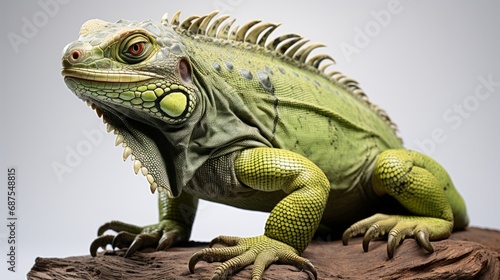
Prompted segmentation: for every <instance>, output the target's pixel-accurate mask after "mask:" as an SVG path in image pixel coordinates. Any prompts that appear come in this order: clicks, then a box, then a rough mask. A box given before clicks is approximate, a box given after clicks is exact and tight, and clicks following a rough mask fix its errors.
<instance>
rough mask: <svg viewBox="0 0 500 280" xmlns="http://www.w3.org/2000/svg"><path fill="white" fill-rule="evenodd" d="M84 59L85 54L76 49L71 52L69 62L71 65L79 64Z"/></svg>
mask: <svg viewBox="0 0 500 280" xmlns="http://www.w3.org/2000/svg"><path fill="white" fill-rule="evenodd" d="M82 58H83V52H82V50H80V49H74V50H72V51H71V52H70V54H69V56H68V60H69V61H70V62H71V63H77V62H79V61H80V60H81V59H82Z"/></svg>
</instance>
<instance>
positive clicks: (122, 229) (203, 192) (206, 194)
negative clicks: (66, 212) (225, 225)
mask: <svg viewBox="0 0 500 280" xmlns="http://www.w3.org/2000/svg"><path fill="white" fill-rule="evenodd" d="M179 14H180V13H179V12H177V13H176V14H175V15H174V16H173V17H172V18H170V19H169V18H168V16H166V15H165V16H164V17H163V18H162V20H161V21H160V22H154V21H144V22H136V21H128V20H119V21H117V22H116V23H109V22H105V21H102V20H98V19H93V20H89V21H87V22H86V23H84V24H83V26H82V27H81V29H80V37H79V38H78V40H77V41H74V42H72V43H70V44H68V45H67V46H66V47H65V49H64V51H63V55H62V75H63V76H64V81H65V83H66V85H67V86H68V88H69V89H70V90H71V91H72V92H74V94H76V96H77V97H79V98H80V99H82V100H84V101H86V102H87V104H88V105H89V106H91V107H92V109H94V110H95V111H96V112H97V114H98V115H99V117H102V119H103V120H104V122H105V123H107V124H108V130H109V131H114V133H115V134H116V145H119V144H122V146H123V147H124V151H123V159H124V160H126V159H127V158H129V157H131V158H132V161H133V168H134V171H135V173H138V172H139V171H141V172H142V174H143V175H144V176H145V177H146V179H147V181H148V183H149V186H150V189H151V191H152V192H153V193H154V192H155V190H157V189H158V190H159V192H158V193H159V222H158V223H157V224H153V225H148V226H135V225H131V224H127V223H123V222H118V221H111V222H109V223H106V224H104V225H103V226H102V227H100V228H99V230H98V237H97V239H95V240H94V241H93V242H92V244H91V246H90V252H91V254H92V255H93V256H95V255H96V253H97V250H98V248H99V247H103V248H105V247H106V246H107V245H112V246H113V247H122V248H123V247H128V249H127V251H126V254H125V257H128V256H130V255H131V254H133V253H134V252H136V251H137V250H139V249H141V248H145V247H151V246H152V247H156V248H157V249H158V250H164V249H167V248H169V247H171V246H174V245H176V244H179V243H182V242H185V241H188V240H189V238H190V233H191V227H192V225H193V220H194V214H195V212H196V207H197V203H198V199H205V200H209V201H214V202H218V203H223V204H227V205H231V206H235V207H238V208H243V209H250V210H258V211H267V212H270V214H269V217H268V219H267V222H266V224H265V229H264V233H263V235H261V236H256V237H247V238H240V237H231V236H219V237H217V238H215V239H214V240H213V241H212V242H211V244H210V248H205V249H203V250H201V251H199V252H197V253H195V254H194V255H193V256H192V258H191V260H190V261H189V269H190V271H191V272H192V273H194V269H195V265H196V264H197V263H198V262H199V261H206V262H222V264H221V265H220V266H218V268H217V269H216V270H215V272H214V274H213V279H223V278H227V277H229V275H232V274H234V273H236V272H237V271H238V270H240V269H242V268H244V267H246V266H248V265H250V264H253V265H254V267H253V272H252V279H260V278H262V275H263V274H264V270H265V269H266V268H267V267H268V266H269V265H271V264H272V263H281V264H291V265H294V266H296V267H298V268H300V269H302V270H304V271H306V272H307V273H308V274H309V276H310V277H312V278H314V279H316V278H317V272H316V270H315V268H314V266H313V265H312V263H311V262H310V261H309V260H307V259H305V258H303V257H301V256H300V255H301V253H302V252H303V251H304V250H305V249H306V247H307V245H308V243H309V242H310V241H311V239H312V238H313V236H314V234H315V233H318V234H319V233H321V234H325V233H328V232H334V231H335V230H336V229H339V228H341V229H346V228H347V229H346V230H345V232H344V233H343V235H342V241H343V244H344V245H347V243H348V240H349V239H350V238H351V237H353V236H356V235H360V234H364V238H363V248H364V250H365V251H367V250H368V245H369V242H370V240H373V239H375V238H379V237H383V236H387V242H388V243H387V253H388V256H389V258H392V257H393V255H394V252H395V248H396V247H397V245H398V244H399V243H400V241H402V240H403V239H405V238H408V237H412V238H415V239H416V241H417V242H418V243H419V244H420V245H421V246H422V247H423V248H424V249H425V250H426V251H428V252H432V251H433V247H432V245H431V243H430V241H432V240H438V239H443V238H447V237H448V236H449V235H450V234H451V232H452V230H453V229H462V228H464V227H466V226H467V224H468V217H467V214H466V209H465V204H464V201H463V199H462V198H461V196H460V195H459V194H458V192H457V191H456V190H455V187H454V185H453V183H452V181H451V179H450V177H449V175H448V174H447V173H446V171H445V170H444V169H443V167H441V166H440V165H439V164H438V163H436V162H435V161H434V160H433V159H431V158H430V157H428V156H426V155H423V154H421V153H419V152H416V151H411V150H407V149H405V148H403V145H402V141H401V140H400V138H399V136H398V134H397V128H396V125H395V124H394V123H393V122H392V121H391V119H390V118H389V117H388V115H387V114H386V113H385V112H384V111H383V110H382V109H380V108H379V107H377V106H376V105H374V104H372V103H371V102H370V101H369V100H368V99H367V97H366V95H365V94H364V92H363V91H362V90H361V88H360V87H359V85H358V83H357V82H356V81H355V80H352V79H350V78H347V77H346V76H344V75H343V74H341V73H340V72H338V71H337V70H329V69H331V67H332V65H333V64H334V60H333V59H332V58H331V57H330V56H328V55H325V54H314V52H313V51H314V50H316V49H317V48H318V47H321V46H323V45H322V44H318V43H309V41H308V40H306V39H303V38H302V37H301V36H299V35H296V34H285V35H281V36H277V37H275V38H274V39H270V35H271V33H273V32H274V30H275V29H276V28H277V27H278V26H279V24H274V23H265V22H261V21H259V20H254V21H250V22H248V23H246V24H243V25H241V26H233V25H234V21H235V20H234V19H232V18H230V17H229V16H227V15H221V16H218V12H212V13H210V14H207V15H204V16H190V17H188V18H187V19H185V20H183V21H180V20H179V17H180V16H179ZM382 213H383V214H382ZM214 218H215V217H214ZM356 221H358V222H356ZM351 224H352V225H351ZM349 225H351V226H349ZM107 230H113V231H116V232H118V233H117V234H116V235H108V234H104V233H105V232H106V231H107ZM214 244H222V245H225V247H212V245H214Z"/></svg>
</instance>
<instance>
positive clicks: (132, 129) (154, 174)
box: [62, 69, 180, 197]
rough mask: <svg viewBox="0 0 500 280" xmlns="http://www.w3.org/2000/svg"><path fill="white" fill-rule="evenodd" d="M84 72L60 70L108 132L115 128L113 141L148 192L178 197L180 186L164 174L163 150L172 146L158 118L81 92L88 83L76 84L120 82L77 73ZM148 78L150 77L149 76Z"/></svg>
mask: <svg viewBox="0 0 500 280" xmlns="http://www.w3.org/2000/svg"><path fill="white" fill-rule="evenodd" d="M94 72H98V71H94ZM85 73H86V72H84V71H74V69H63V71H62V74H63V76H65V79H64V80H65V82H66V84H67V85H68V87H69V88H70V89H72V91H73V92H74V93H75V94H76V95H77V96H78V97H79V98H80V99H82V100H83V101H85V102H86V103H87V105H89V107H91V108H92V109H93V110H94V111H96V113H97V115H98V117H100V118H102V120H103V122H104V123H106V124H107V130H108V132H111V131H113V132H114V134H115V135H116V140H115V145H116V146H118V145H120V144H121V145H122V147H123V160H124V161H125V160H127V159H128V158H129V157H130V158H131V160H132V162H133V168H134V172H135V173H136V174H138V173H139V171H141V173H142V174H143V175H144V177H146V179H147V181H148V183H149V185H150V190H151V192H152V193H154V192H155V191H156V189H158V190H159V191H160V192H161V191H167V195H168V196H169V197H177V196H178V195H179V194H180V189H179V188H178V187H177V186H176V183H175V182H173V183H172V182H171V181H170V180H172V179H173V180H175V174H167V171H168V170H169V169H167V168H166V166H167V165H168V164H169V163H168V161H169V156H168V151H165V150H166V149H168V148H167V147H171V144H170V143H169V142H168V140H167V139H166V137H165V136H164V134H163V132H162V131H160V129H158V128H157V127H160V126H158V125H156V124H154V122H158V121H159V120H155V119H154V118H151V116H150V115H148V114H147V113H145V112H140V111H139V112H138V111H136V110H133V109H131V108H127V107H123V106H120V105H118V104H113V103H112V102H110V101H109V100H108V99H105V98H103V96H102V95H97V96H92V95H89V94H84V93H82V92H80V91H79V90H82V89H83V90H88V87H87V88H82V87H74V85H75V84H79V83H82V84H85V83H92V84H93V86H94V88H106V87H113V85H114V86H115V87H119V86H120V83H116V82H115V83H110V82H105V83H104V82H102V81H100V80H99V79H98V78H95V77H96V76H93V77H92V78H93V80H86V79H81V78H79V77H77V76H80V77H87V78H88V77H90V76H89V74H85ZM115 76H117V75H115ZM129 76H130V75H129ZM101 77H102V76H101ZM122 80H123V78H122ZM129 80H130V79H129ZM147 80H151V77H148V79H147ZM147 80H143V81H147ZM130 83H133V82H130ZM124 85H126V83H123V85H122V87H123V86H124ZM87 86H88V85H87Z"/></svg>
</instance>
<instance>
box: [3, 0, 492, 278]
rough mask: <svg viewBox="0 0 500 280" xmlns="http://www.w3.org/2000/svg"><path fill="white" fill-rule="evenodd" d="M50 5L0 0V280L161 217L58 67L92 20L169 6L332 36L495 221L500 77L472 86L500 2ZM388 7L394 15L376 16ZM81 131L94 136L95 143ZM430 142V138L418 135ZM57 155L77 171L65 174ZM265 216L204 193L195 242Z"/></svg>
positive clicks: (345, 63) (476, 216)
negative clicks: (121, 224) (13, 257)
mask: <svg viewBox="0 0 500 280" xmlns="http://www.w3.org/2000/svg"><path fill="white" fill-rule="evenodd" d="M55 1H56V0H39V1H2V2H1V4H0V5H1V10H0V13H1V17H0V18H1V19H0V20H1V24H0V29H1V32H0V35H1V36H2V40H1V45H0V55H1V57H2V64H1V71H2V75H1V87H2V88H3V90H2V93H1V106H2V109H1V111H0V114H1V118H0V133H1V137H0V186H1V188H0V198H1V199H0V219H1V221H2V222H1V223H0V275H5V276H7V278H5V277H4V276H2V279H24V278H25V274H26V273H27V271H28V270H29V269H30V268H31V266H32V265H33V263H34V259H35V258H36V257H37V256H43V257H65V256H71V255H85V254H88V247H89V244H90V242H91V241H92V240H93V238H94V237H95V236H96V231H97V228H98V227H99V226H100V225H101V224H102V223H104V222H107V221H109V220H112V219H118V220H123V221H127V222H131V223H135V224H138V225H144V224H150V223H154V222H155V221H156V220H157V213H156V196H154V195H151V193H150V192H149V188H148V184H147V183H146V180H145V178H143V176H142V175H138V176H136V175H134V173H133V172H132V163H131V162H130V161H127V162H126V163H123V162H122V161H121V154H122V148H121V147H118V148H117V147H114V145H113V143H114V135H112V134H106V133H104V132H102V131H103V125H102V123H101V121H100V120H99V119H98V118H97V117H96V116H95V113H94V112H93V111H92V110H90V109H89V108H88V107H87V106H86V105H85V104H84V103H82V102H81V101H80V100H79V99H77V98H76V97H75V96H73V94H72V93H71V92H70V91H69V90H68V89H67V88H66V86H65V84H64V82H63V79H62V77H61V75H60V68H61V64H60V57H61V52H62V49H63V47H64V46H65V45H66V44H68V43H69V42H71V41H74V40H76V39H77V37H78V31H79V28H80V26H81V24H82V23H83V22H85V21H86V20H88V19H91V18H101V19H104V20H107V21H116V20H118V19H120V18H125V19H132V20H146V19H153V20H159V19H160V18H161V16H162V15H163V13H164V12H169V14H170V15H172V14H173V13H174V12H175V11H177V10H182V11H183V16H182V18H186V17H187V16H188V15H190V14H198V15H200V14H205V13H208V12H210V11H212V10H215V9H218V10H221V11H222V12H224V13H230V14H231V15H233V16H234V17H236V18H238V22H239V23H245V22H246V21H248V20H252V19H255V18H259V19H263V20H265V21H270V22H281V23H283V25H282V26H281V27H280V28H279V29H278V30H277V31H276V34H282V33H298V34H301V35H303V36H304V37H306V38H310V39H311V40H312V41H320V42H323V43H326V44H327V45H328V46H329V47H327V48H324V49H323V51H324V52H326V53H329V54H331V55H332V56H333V57H334V58H335V59H336V61H337V63H338V66H336V67H335V68H336V69H339V70H341V71H343V72H344V73H345V74H347V75H348V76H350V77H353V78H355V79H356V80H358V81H359V82H360V83H361V86H362V87H363V89H364V90H365V91H366V92H367V94H368V96H369V97H370V98H371V99H372V100H373V101H374V102H375V103H376V104H379V105H380V106H381V107H383V108H384V109H386V110H387V111H388V113H389V115H390V116H391V117H392V118H393V120H395V121H396V122H397V124H398V125H399V127H400V134H401V136H402V137H403V138H404V139H405V143H406V146H407V147H408V148H411V149H417V150H420V151H426V152H428V153H429V154H431V155H432V156H433V157H434V158H435V159H436V160H437V161H438V162H440V163H441V164H442V165H444V166H445V167H446V168H447V170H448V171H449V173H450V174H451V176H452V178H453V180H454V182H455V185H456V187H457V188H458V189H459V191H460V193H461V194H462V195H463V197H464V198H465V200H466V203H467V206H468V211H469V215H470V218H471V224H472V225H474V226H480V227H487V228H495V229H500V219H499V218H498V213H499V212H500V204H499V202H498V198H499V195H498V193H499V192H498V179H496V175H498V174H499V173H498V172H499V170H500V168H499V167H500V164H499V163H498V159H499V158H500V148H499V147H498V143H499V142H500V141H499V128H500V126H499V124H498V120H499V117H500V113H499V111H498V109H499V105H500V86H498V85H496V86H493V87H491V88H490V92H489V95H488V96H486V97H483V98H482V99H481V100H480V99H478V98H477V97H475V95H474V93H475V89H476V87H477V86H479V85H481V83H480V81H479V77H484V78H485V79H488V77H489V76H491V79H492V80H493V81H499V82H500V56H499V52H498V50H499V49H500V40H499V38H500V36H499V35H500V34H499V33H500V32H499V29H498V27H499V26H500V18H499V17H498V11H499V10H500V5H499V2H496V1H439V3H436V1H410V0H401V1H396V2H394V1H389V0H383V1H314V0H309V1H301V2H291V1H248V0H215V1H203V2H201V1H165V0H161V1H119V0H114V1H97V0H87V1H68V0H65V1H63V0H59V1H60V2H55ZM43 3H46V4H45V5H44V4H43ZM390 3H392V4H390ZM47 5H48V6H49V9H47V8H44V7H47ZM388 5H389V6H391V5H393V6H391V7H392V8H390V9H389V8H388ZM381 11H386V12H381ZM387 13H389V14H390V18H388V17H382V15H387ZM29 25H32V26H31V27H32V28H31V29H30V28H28V27H27V26H29ZM361 33H363V34H364V35H362V34H361ZM363 37H364V41H363V40H362V39H363ZM12 38H17V40H21V41H22V42H21V41H12V40H13V39H12ZM19 38H21V39H19ZM16 42H17V43H16ZM346 49H349V50H351V51H355V53H348V52H346ZM483 90H484V89H483ZM483 93H488V91H483ZM458 106H463V108H464V109H463V110H464V112H462V115H461V114H459V112H458V111H456V110H458V109H457V108H459V107H458ZM444 115H445V116H448V118H446V117H444ZM450 118H452V119H450ZM85 133H87V134H88V133H94V135H97V136H96V137H97V138H95V139H94V141H93V143H92V142H91V141H90V140H89V139H88V138H87V136H85ZM433 134H439V137H438V139H435V140H433V143H434V144H433V146H430V144H429V141H430V140H424V139H430V138H431V137H432V136H433ZM436 140H437V141H436ZM423 142H426V143H427V144H426V145H427V146H422V145H419V144H418V143H423ZM89 144H90V146H89ZM85 145H87V146H86V147H87V148H88V149H87V150H86V151H87V153H86V155H84V156H82V157H81V160H80V162H77V163H75V162H73V167H69V165H68V163H67V162H66V160H67V157H68V155H69V154H70V153H71V152H70V151H76V150H77V148H78V147H80V148H82V147H83V146H85ZM89 147H90V148H89ZM54 164H61V165H66V166H68V167H69V168H71V169H72V172H67V173H64V174H60V176H59V177H60V178H58V176H57V174H56V172H55V171H54V169H53V165H54ZM10 166H15V167H16V168H17V170H18V171H17V176H18V182H17V183H18V185H17V196H16V198H17V209H16V216H17V217H18V221H17V236H16V237H17V257H18V262H17V265H18V266H17V270H18V272H17V273H8V272H7V266H6V254H7V237H8V232H7V227H6V224H7V205H6V195H7V184H6V182H7V178H6V176H7V168H8V167H10ZM265 219H266V215H265V214H262V213H257V212H245V211H241V210H237V209H234V208H230V207H225V206H218V205H215V204H209V203H205V202H203V203H202V204H201V205H200V208H199V210H198V214H197V218H196V220H195V226H194V231H193V235H192V239H194V240H202V241H208V240H210V239H211V238H213V237H215V236H216V235H219V234H230V235H241V236H250V235H257V234H261V233H262V231H263V225H264V222H265ZM4 224H5V225H4Z"/></svg>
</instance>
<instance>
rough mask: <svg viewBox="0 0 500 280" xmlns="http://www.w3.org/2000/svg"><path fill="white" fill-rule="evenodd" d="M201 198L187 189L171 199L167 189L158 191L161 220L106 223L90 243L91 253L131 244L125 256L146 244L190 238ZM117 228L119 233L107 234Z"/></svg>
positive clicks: (160, 244) (162, 244)
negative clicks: (108, 246) (140, 224)
mask: <svg viewBox="0 0 500 280" xmlns="http://www.w3.org/2000/svg"><path fill="white" fill-rule="evenodd" d="M197 205H198V199H197V198H195V197H193V196H191V195H190V194H188V193H186V192H183V193H182V194H181V195H180V196H179V197H177V198H174V199H170V198H168V197H167V194H166V192H159V193H158V210H159V222H158V223H157V224H153V225H148V226H144V227H140V226H135V225H131V224H127V223H123V222H119V221H111V222H109V223H106V224H104V225H102V226H101V227H100V228H99V230H98V233H97V235H98V236H99V237H98V238H96V239H95V240H94V241H93V242H92V244H91V245H90V254H91V255H92V256H96V254H97V250H98V249H99V248H100V247H101V248H105V247H106V246H107V245H112V247H113V248H116V247H118V248H128V249H127V252H126V253H125V257H128V256H130V255H132V254H133V253H134V252H136V251H137V250H140V249H142V248H146V247H155V248H156V249H157V250H165V249H167V248H169V247H171V246H173V245H175V244H177V243H180V242H183V241H188V240H189V236H190V235H191V227H192V225H193V221H194V216H195V214H196V207H197ZM108 230H113V231H115V232H117V233H118V234H117V235H103V234H104V233H105V232H106V231H108Z"/></svg>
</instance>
